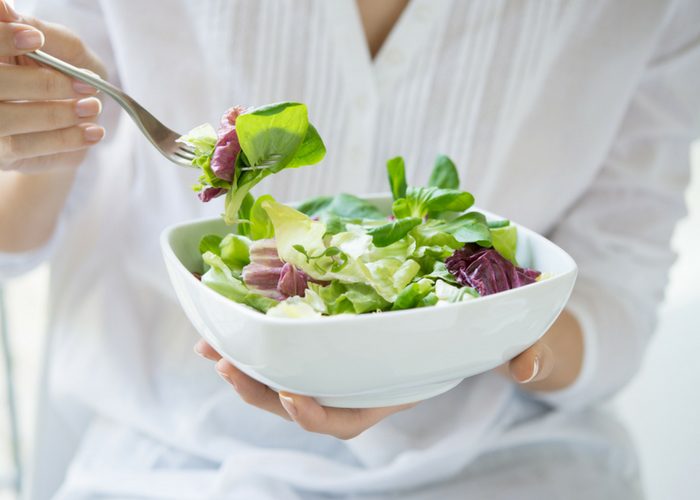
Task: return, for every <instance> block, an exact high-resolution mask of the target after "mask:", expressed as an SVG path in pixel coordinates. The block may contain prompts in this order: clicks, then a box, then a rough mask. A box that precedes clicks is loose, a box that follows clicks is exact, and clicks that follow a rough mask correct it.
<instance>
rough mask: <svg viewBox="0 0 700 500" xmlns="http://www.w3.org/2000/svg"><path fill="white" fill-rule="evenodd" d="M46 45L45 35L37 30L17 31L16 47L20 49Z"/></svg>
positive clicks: (33, 48) (31, 48)
mask: <svg viewBox="0 0 700 500" xmlns="http://www.w3.org/2000/svg"><path fill="white" fill-rule="evenodd" d="M42 45H44V35H43V33H42V32H41V31H37V30H22V31H19V32H17V33H15V47H17V48H18V49H19V50H35V49H38V48H40V47H41V46H42Z"/></svg>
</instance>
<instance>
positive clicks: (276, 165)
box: [179, 102, 326, 232]
mask: <svg viewBox="0 0 700 500" xmlns="http://www.w3.org/2000/svg"><path fill="white" fill-rule="evenodd" d="M227 113H228V112H227ZM225 117H226V116H225ZM223 122H224V120H223V119H222V123H223ZM223 126H224V125H222V127H223ZM225 126H226V129H225V133H226V137H227V140H228V142H227V144H229V143H231V144H233V142H235V143H236V145H240V152H238V153H237V154H236V155H235V162H234V165H229V164H226V165H219V164H217V168H218V170H219V171H221V172H224V171H225V172H226V176H225V178H220V177H219V176H217V175H216V173H215V172H214V171H213V170H212V157H213V155H214V154H215V152H216V151H215V147H216V144H217V140H218V138H217V134H216V131H215V130H214V129H213V127H211V126H210V125H203V126H200V127H197V128H196V129H194V130H192V131H191V132H190V133H188V134H187V135H185V136H183V137H181V138H180V139H179V140H180V141H181V142H184V143H186V144H188V145H190V146H192V148H193V149H194V150H195V159H194V160H193V161H192V164H193V166H195V167H198V168H200V169H201V171H202V174H201V175H200V178H199V182H200V183H199V184H198V185H197V186H195V190H196V191H198V192H199V195H200V198H201V199H202V200H204V201H208V200H210V199H212V198H214V197H216V196H219V195H221V194H223V193H226V201H225V210H224V220H225V221H226V223H227V224H233V223H235V222H237V220H238V219H239V209H240V208H241V206H242V205H243V203H244V201H245V199H246V196H247V195H248V193H249V191H250V190H251V189H252V188H253V187H254V186H255V185H256V184H258V183H259V182H260V181H261V180H263V179H264V178H265V177H267V176H268V175H272V174H274V173H277V172H279V171H281V170H283V169H285V168H297V167H301V166H303V165H313V164H316V163H318V162H320V161H321V160H322V159H323V157H324V156H325V154H326V148H325V145H324V144H323V140H322V139H321V137H320V136H319V134H318V131H317V130H316V129H315V128H314V127H313V126H312V125H311V124H309V120H308V113H307V109H306V106H305V105H304V104H300V103H295V102H282V103H277V104H270V105H267V106H262V107H260V108H257V109H252V110H248V111H246V112H244V113H242V114H237V115H236V119H235V127H234V126H233V125H232V124H231V123H230V122H228V121H227V122H226V123H225ZM232 127H233V128H232ZM234 135H235V137H234ZM229 136H230V137H229ZM230 149H231V148H230ZM231 151H233V149H231ZM236 151H238V150H237V149H236ZM220 156H221V157H220V158H217V160H219V163H220V162H221V161H224V160H225V161H226V162H230V160H232V159H233V155H232V154H222V155H220ZM245 231H246V229H245V228H244V229H243V232H245Z"/></svg>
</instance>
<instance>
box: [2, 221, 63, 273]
mask: <svg viewBox="0 0 700 500" xmlns="http://www.w3.org/2000/svg"><path fill="white" fill-rule="evenodd" d="M64 219H65V217H63V215H61V216H60V217H59V218H58V221H57V222H56V228H55V229H54V232H53V234H52V235H51V237H50V238H49V240H48V241H47V242H46V243H44V244H43V245H42V246H40V247H39V248H37V249H35V250H31V251H29V252H21V253H19V252H18V253H8V252H0V283H5V282H6V281H9V280H10V279H12V278H16V277H17V276H20V275H21V274H24V273H26V272H28V271H31V270H32V269H34V268H35V267H37V266H39V265H40V264H41V263H42V262H44V261H45V260H47V259H48V258H49V257H50V256H51V254H52V253H53V251H54V249H55V248H56V246H57V245H58V242H59V241H60V239H61V236H62V234H63V232H64V231H65V220H64Z"/></svg>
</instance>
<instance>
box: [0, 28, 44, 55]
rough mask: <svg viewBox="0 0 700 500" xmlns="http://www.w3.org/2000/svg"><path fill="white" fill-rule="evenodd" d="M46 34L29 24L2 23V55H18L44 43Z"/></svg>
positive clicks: (0, 49) (0, 39)
mask: <svg viewBox="0 0 700 500" xmlns="http://www.w3.org/2000/svg"><path fill="white" fill-rule="evenodd" d="M44 42H45V39H44V34H43V33H42V32H41V31H39V30H38V29H36V28H34V27H32V26H29V25H27V24H19V23H0V56H18V55H20V54H24V53H25V52H29V51H31V50H37V49H40V48H41V47H42V46H43V45H44Z"/></svg>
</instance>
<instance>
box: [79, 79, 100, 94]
mask: <svg viewBox="0 0 700 500" xmlns="http://www.w3.org/2000/svg"><path fill="white" fill-rule="evenodd" d="M73 90H75V91H76V92H77V93H78V94H97V89H96V88H95V87H93V86H92V85H88V84H87V83H85V82H80V81H78V80H76V81H74V82H73Z"/></svg>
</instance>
